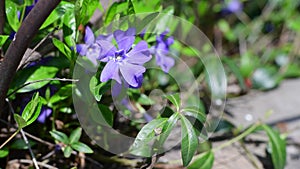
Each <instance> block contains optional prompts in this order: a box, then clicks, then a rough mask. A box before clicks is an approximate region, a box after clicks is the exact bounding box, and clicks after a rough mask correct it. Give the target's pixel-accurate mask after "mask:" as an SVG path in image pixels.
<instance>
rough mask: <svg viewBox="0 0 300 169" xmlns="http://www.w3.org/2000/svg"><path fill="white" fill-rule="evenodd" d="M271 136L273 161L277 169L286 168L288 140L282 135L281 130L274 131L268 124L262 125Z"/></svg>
mask: <svg viewBox="0 0 300 169" xmlns="http://www.w3.org/2000/svg"><path fill="white" fill-rule="evenodd" d="M262 127H263V129H264V130H265V131H266V132H267V135H268V137H269V145H270V146H271V152H270V153H271V156H272V162H273V165H274V168H275V169H284V168H285V163H286V141H285V139H283V138H281V137H280V134H279V132H277V131H274V130H273V129H272V128H271V127H269V126H267V125H262Z"/></svg>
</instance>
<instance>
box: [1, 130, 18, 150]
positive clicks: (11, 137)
mask: <svg viewBox="0 0 300 169" xmlns="http://www.w3.org/2000/svg"><path fill="white" fill-rule="evenodd" d="M19 131H20V129H18V130H17V131H15V132H14V134H13V135H11V136H10V137H9V138H8V139H7V140H6V141H5V142H4V143H3V144H2V145H1V146H0V149H2V148H3V147H4V146H5V145H6V144H7V143H8V142H9V141H10V140H11V139H13V138H14V137H15V136H16V135H17V134H18V133H19Z"/></svg>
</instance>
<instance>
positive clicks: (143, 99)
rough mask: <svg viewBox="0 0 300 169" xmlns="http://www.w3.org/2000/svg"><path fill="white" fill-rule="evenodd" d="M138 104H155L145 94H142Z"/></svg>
mask: <svg viewBox="0 0 300 169" xmlns="http://www.w3.org/2000/svg"><path fill="white" fill-rule="evenodd" d="M137 102H138V103H140V104H141V105H153V104H154V103H155V102H154V101H153V100H152V99H150V98H149V97H148V96H147V95H145V94H141V95H140V97H139V98H138V100H137Z"/></svg>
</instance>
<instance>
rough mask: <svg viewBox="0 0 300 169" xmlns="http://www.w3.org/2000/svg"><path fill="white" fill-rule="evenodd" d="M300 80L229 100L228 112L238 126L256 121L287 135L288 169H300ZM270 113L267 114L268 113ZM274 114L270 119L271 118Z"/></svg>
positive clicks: (293, 80)
mask: <svg viewBox="0 0 300 169" xmlns="http://www.w3.org/2000/svg"><path fill="white" fill-rule="evenodd" d="M299 106H300V79H291V80H286V81H284V82H283V83H282V84H281V85H280V86H279V87H278V88H276V89H274V90H271V91H268V92H255V91H254V92H250V94H248V95H246V96H242V97H240V98H234V99H229V100H228V104H227V107H226V109H227V110H228V111H229V112H230V113H231V114H232V115H233V117H232V118H231V121H232V122H233V123H234V124H235V125H237V126H244V127H246V126H248V125H250V124H253V123H254V122H255V121H257V120H263V121H264V122H266V123H268V124H270V125H272V126H275V127H278V128H279V129H280V130H281V131H283V132H288V133H289V135H288V146H287V153H288V154H287V166H286V169H298V168H300V108H299ZM267 112H268V113H267ZM270 113H271V115H270Z"/></svg>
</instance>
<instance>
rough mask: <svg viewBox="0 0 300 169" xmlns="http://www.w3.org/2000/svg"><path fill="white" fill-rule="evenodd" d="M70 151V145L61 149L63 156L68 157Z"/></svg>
mask: <svg viewBox="0 0 300 169" xmlns="http://www.w3.org/2000/svg"><path fill="white" fill-rule="evenodd" d="M72 151H73V149H72V148H71V146H66V147H65V148H64V149H63V152H64V156H65V157H66V158H69V157H70V156H71V154H72Z"/></svg>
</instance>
